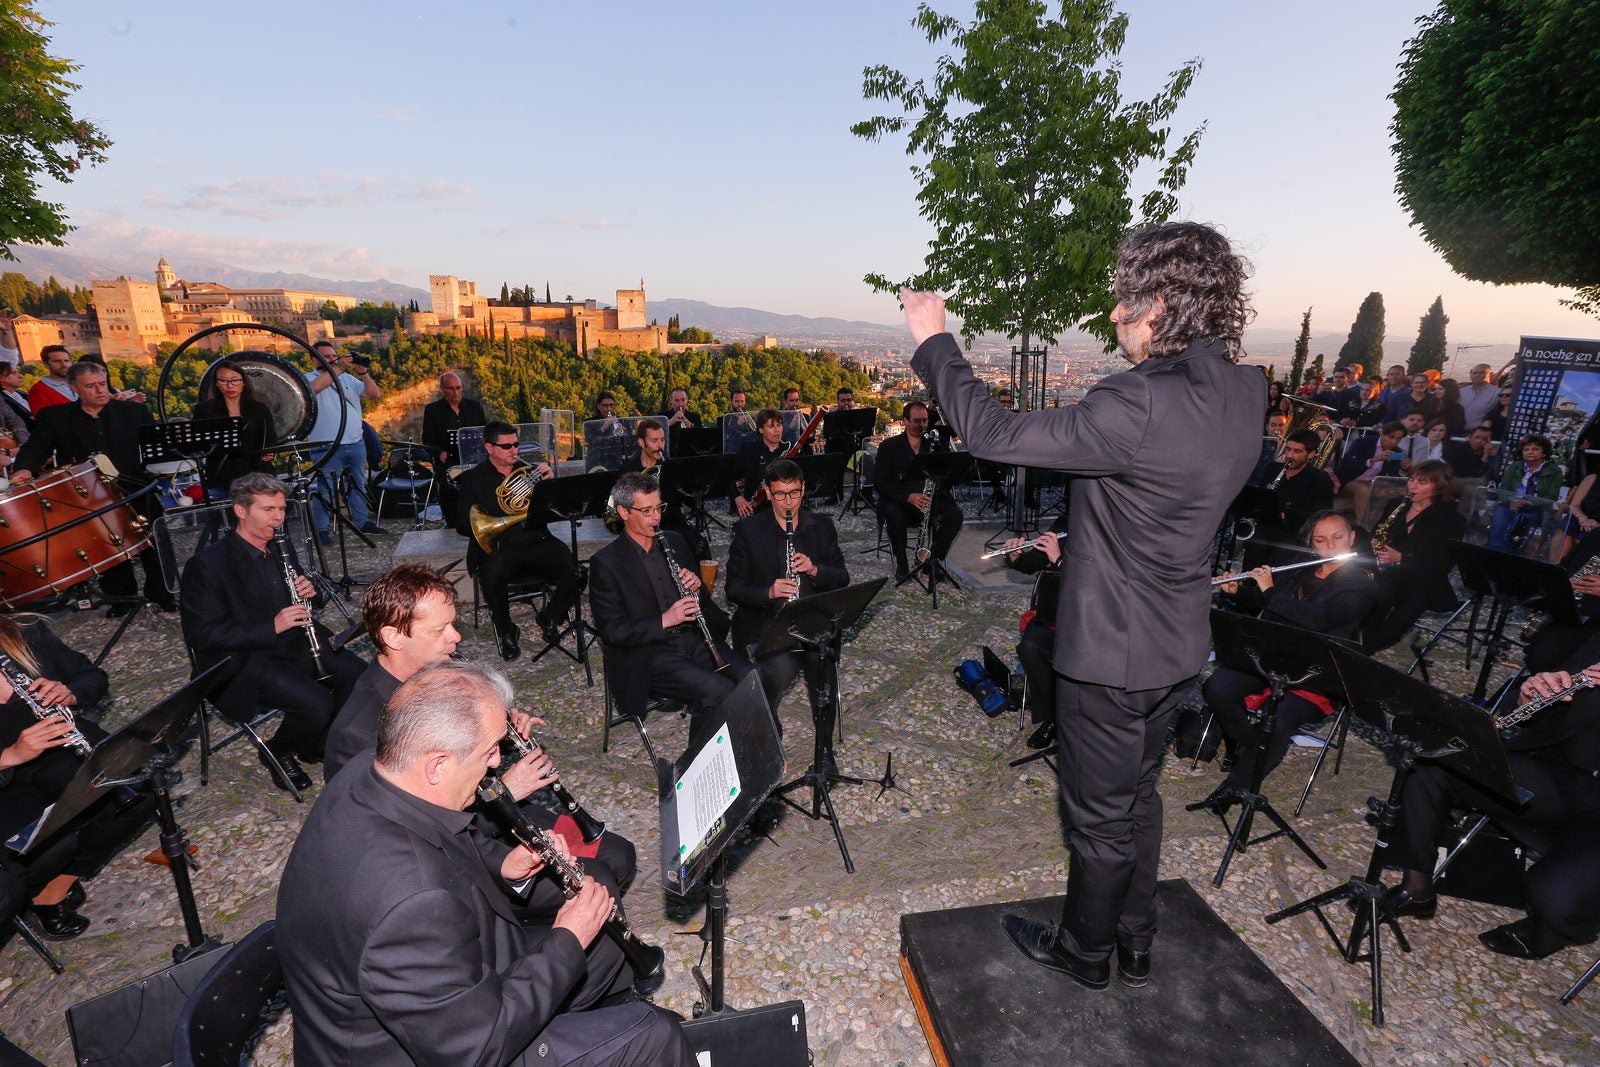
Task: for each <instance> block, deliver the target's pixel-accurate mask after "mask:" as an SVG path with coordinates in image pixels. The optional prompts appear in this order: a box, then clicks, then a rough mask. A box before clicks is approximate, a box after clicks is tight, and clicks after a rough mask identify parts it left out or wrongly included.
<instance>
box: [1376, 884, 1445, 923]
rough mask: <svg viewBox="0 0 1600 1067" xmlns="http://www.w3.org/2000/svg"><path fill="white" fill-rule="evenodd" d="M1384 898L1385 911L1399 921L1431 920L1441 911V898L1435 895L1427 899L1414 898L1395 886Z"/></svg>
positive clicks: (1430, 895) (1428, 896)
mask: <svg viewBox="0 0 1600 1067" xmlns="http://www.w3.org/2000/svg"><path fill="white" fill-rule="evenodd" d="M1383 897H1384V908H1385V910H1387V911H1388V912H1389V914H1390V915H1393V916H1394V917H1395V918H1397V919H1431V918H1433V917H1434V915H1436V914H1438V911H1439V898H1438V896H1437V895H1436V894H1433V893H1429V894H1428V895H1427V896H1425V897H1418V896H1412V895H1411V894H1410V893H1408V892H1406V891H1405V890H1404V889H1402V888H1400V887H1399V886H1394V887H1392V888H1390V889H1389V890H1388V891H1387V892H1385V893H1384V895H1383Z"/></svg>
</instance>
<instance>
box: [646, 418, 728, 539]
mask: <svg viewBox="0 0 1600 1067" xmlns="http://www.w3.org/2000/svg"><path fill="white" fill-rule="evenodd" d="M694 432H695V433H706V432H715V433H717V434H718V435H719V436H720V434H721V432H722V431H720V430H717V431H704V430H696V431H694ZM738 460H739V457H737V456H725V455H723V454H722V453H721V452H711V453H707V454H705V455H695V456H679V457H677V458H676V459H669V460H666V461H665V462H664V463H662V464H661V498H662V499H663V500H668V501H669V502H671V503H679V504H687V505H688V506H689V521H690V522H691V523H693V525H694V530H695V533H697V534H698V535H699V536H700V538H701V540H702V541H705V542H707V543H709V542H710V539H709V538H708V537H707V536H706V531H707V529H708V526H707V524H708V523H713V522H715V523H716V524H717V525H718V526H722V525H723V524H722V523H721V522H720V521H718V520H717V519H716V517H715V516H713V515H711V514H710V513H709V512H707V511H706V497H708V496H710V495H711V494H712V493H717V492H721V491H723V490H724V489H725V488H726V486H727V484H728V482H729V481H730V480H732V478H733V469H734V467H735V466H736V465H737V464H738Z"/></svg>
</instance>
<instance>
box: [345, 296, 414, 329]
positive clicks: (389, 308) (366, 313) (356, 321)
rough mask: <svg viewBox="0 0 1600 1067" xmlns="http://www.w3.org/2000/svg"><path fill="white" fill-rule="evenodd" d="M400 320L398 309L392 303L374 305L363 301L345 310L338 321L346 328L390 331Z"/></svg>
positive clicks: (386, 301)
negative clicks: (358, 327)
mask: <svg viewBox="0 0 1600 1067" xmlns="http://www.w3.org/2000/svg"><path fill="white" fill-rule="evenodd" d="M399 318H400V309H399V308H397V307H395V306H394V301H392V300H385V301H384V302H383V303H382V304H374V303H372V302H371V301H368V300H364V301H362V302H361V303H359V304H357V305H356V306H355V307H353V308H348V309H346V310H345V312H344V314H343V315H341V316H339V321H340V322H342V323H343V324H344V325H346V326H365V327H367V329H369V330H392V329H394V324H395V322H396V321H397V320H398V319H399Z"/></svg>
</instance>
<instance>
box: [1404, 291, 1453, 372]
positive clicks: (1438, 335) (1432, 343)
mask: <svg viewBox="0 0 1600 1067" xmlns="http://www.w3.org/2000/svg"><path fill="white" fill-rule="evenodd" d="M1449 321H1450V316H1448V315H1446V314H1445V313H1444V297H1442V296H1436V297H1434V298H1433V306H1432V307H1430V308H1428V313H1427V314H1426V315H1424V316H1422V321H1421V322H1419V323H1418V324H1417V340H1416V343H1415V344H1413V345H1412V346H1411V358H1410V359H1408V360H1407V361H1406V371H1407V373H1410V374H1417V373H1419V372H1420V371H1425V370H1436V371H1443V370H1444V350H1445V339H1444V328H1445V326H1446V324H1448V323H1449Z"/></svg>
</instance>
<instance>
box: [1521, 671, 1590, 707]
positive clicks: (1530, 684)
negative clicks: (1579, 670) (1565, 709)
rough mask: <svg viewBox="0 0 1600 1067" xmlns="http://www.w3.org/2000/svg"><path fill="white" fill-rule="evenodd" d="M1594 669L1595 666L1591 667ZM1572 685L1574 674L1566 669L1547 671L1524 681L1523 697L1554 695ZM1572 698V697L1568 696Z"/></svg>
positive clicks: (1525, 698)
mask: <svg viewBox="0 0 1600 1067" xmlns="http://www.w3.org/2000/svg"><path fill="white" fill-rule="evenodd" d="M1589 669H1590V670H1593V669H1594V668H1593V667H1591V668H1589ZM1571 687H1572V675H1570V674H1568V673H1567V672H1566V671H1545V672H1544V673H1543V674H1536V675H1534V676H1533V677H1532V678H1529V679H1528V680H1527V681H1526V682H1523V683H1522V699H1523V700H1533V699H1534V698H1535V697H1548V696H1554V695H1555V694H1557V693H1559V692H1561V690H1563V689H1570V688H1571ZM1567 699H1568V700H1571V699H1572V698H1571V697H1567Z"/></svg>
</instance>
